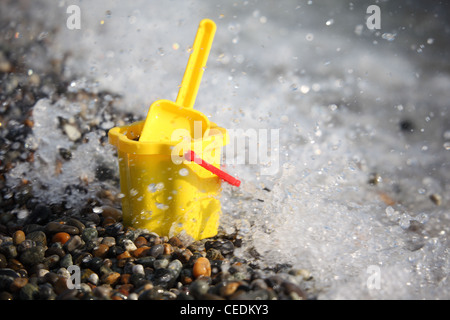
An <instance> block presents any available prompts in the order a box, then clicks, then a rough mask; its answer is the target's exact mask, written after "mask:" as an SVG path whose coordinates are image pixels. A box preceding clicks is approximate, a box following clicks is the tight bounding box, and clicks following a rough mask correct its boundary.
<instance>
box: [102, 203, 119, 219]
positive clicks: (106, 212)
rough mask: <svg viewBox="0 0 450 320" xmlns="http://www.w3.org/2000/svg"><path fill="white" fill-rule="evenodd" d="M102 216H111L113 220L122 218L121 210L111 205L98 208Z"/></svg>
mask: <svg viewBox="0 0 450 320" xmlns="http://www.w3.org/2000/svg"><path fill="white" fill-rule="evenodd" d="M100 210H101V215H102V217H103V218H113V219H114V220H115V221H120V220H121V219H122V211H121V210H119V209H116V208H113V207H111V206H102V207H101V208H100Z"/></svg>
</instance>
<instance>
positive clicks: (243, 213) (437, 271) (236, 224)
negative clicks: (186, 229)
mask: <svg viewBox="0 0 450 320" xmlns="http://www.w3.org/2000/svg"><path fill="white" fill-rule="evenodd" d="M79 5H80V7H81V12H82V15H83V20H82V28H81V30H72V31H71V30H67V29H66V28H64V27H61V29H60V32H59V33H58V34H57V38H56V39H55V41H54V42H53V54H54V55H55V56H58V55H62V53H63V52H66V51H69V52H71V56H70V57H69V59H68V65H67V69H66V73H67V74H68V75H79V77H80V78H81V77H88V78H90V79H92V81H93V82H94V83H96V87H97V88H99V89H107V90H109V91H112V92H117V93H121V94H123V95H124V99H125V102H126V103H124V104H123V107H124V108H126V109H128V110H129V111H131V112H134V113H135V114H137V115H139V116H141V117H144V116H145V115H146V113H147V108H148V106H149V105H150V104H151V102H153V101H155V100H157V99H160V98H164V99H170V100H174V99H175V97H176V93H177V91H178V85H179V84H180V82H181V79H182V75H183V72H184V67H185V64H186V63H187V59H188V56H189V53H188V48H189V46H191V45H192V41H193V39H194V35H195V32H196V28H197V25H198V22H199V21H200V20H201V19H202V18H205V17H209V18H212V19H213V20H215V21H216V22H217V24H218V29H217V33H216V38H215V40H214V43H213V48H212V52H211V55H210V58H209V61H208V65H207V69H206V72H205V74H204V78H203V81H202V84H201V88H200V91H199V96H198V99H197V101H196V106H195V107H196V108H197V109H198V110H200V111H202V112H204V113H205V114H207V115H208V116H210V118H211V120H212V121H215V122H217V123H218V124H219V125H221V126H224V127H226V128H230V129H232V128H243V129H247V128H254V129H259V128H265V129H272V128H274V129H277V128H280V150H279V152H280V171H279V172H278V173H277V174H276V175H273V176H270V175H269V176H262V175H260V168H258V167H257V166H245V165H232V166H228V167H227V170H228V171H230V172H231V173H232V174H236V175H237V176H239V177H240V178H241V180H242V181H243V182H242V186H241V188H240V189H236V188H232V187H229V186H226V185H225V186H224V192H223V197H222V205H223V212H224V214H223V219H222V226H223V227H224V228H225V229H226V230H229V231H230V232H231V231H232V230H234V229H235V228H238V230H239V232H240V235H241V236H242V237H243V238H244V239H245V240H246V241H244V247H243V248H242V249H240V250H238V254H240V255H242V256H244V257H246V258H249V259H252V256H251V255H249V254H248V252H249V251H248V250H247V249H250V248H254V249H255V250H256V251H257V252H258V253H259V255H260V256H259V258H258V259H257V261H258V263H260V264H262V265H273V264H275V263H278V262H289V263H291V264H293V265H294V266H295V267H299V268H307V269H309V270H310V271H311V273H312V275H313V277H314V278H315V279H316V281H317V285H318V287H319V288H321V289H322V291H320V292H319V293H318V294H319V298H350V299H359V298H392V299H395V298H404V299H406V298H448V297H449V290H448V288H449V287H450V286H449V285H448V278H447V277H448V272H449V270H450V269H449V261H450V259H449V258H450V257H449V251H448V245H449V241H448V233H449V232H450V230H449V209H448V208H449V207H448V199H447V196H448V194H450V188H449V183H448V181H449V179H450V176H449V172H450V171H449V170H448V160H446V159H448V150H447V149H448V148H446V147H443V146H445V145H446V144H445V143H446V142H445V141H444V137H446V136H447V132H448V130H449V128H448V123H447V124H446V123H445V119H448V116H449V115H448V100H449V98H450V97H449V91H448V87H449V84H450V77H449V76H448V74H446V73H445V72H439V73H435V72H434V70H433V69H427V68H426V67H424V65H423V64H422V62H423V60H422V57H423V56H419V54H422V55H424V54H426V53H427V50H426V49H427V48H425V50H422V51H423V52H416V51H414V52H413V53H411V50H407V49H406V50H405V48H404V47H403V45H402V44H403V43H409V45H411V43H412V44H417V43H418V42H419V41H420V40H419V39H418V38H417V36H416V35H415V34H414V33H412V32H410V33H407V32H406V31H405V32H403V31H401V32H400V31H399V32H398V33H395V36H393V34H394V33H392V32H391V31H390V30H385V31H383V32H381V33H380V34H376V33H374V32H370V31H368V30H366V29H365V26H364V25H362V24H361V23H362V21H364V20H363V19H364V17H365V10H364V9H365V8H362V7H358V6H356V5H355V6H353V5H352V6H349V5H348V3H345V2H338V1H333V3H332V4H322V7H321V6H319V4H316V3H312V4H311V5H307V4H306V3H303V2H302V3H300V5H299V3H298V2H297V1H286V2H279V3H278V2H277V5H275V4H274V5H273V6H272V7H271V5H269V4H268V3H264V4H262V3H254V2H252V1H250V2H245V3H240V2H237V3H236V4H231V3H230V4H228V3H227V4H224V3H223V2H220V3H219V2H214V1H211V2H208V4H206V3H204V2H202V3H201V4H200V3H197V2H186V1H183V2H177V3H176V9H174V6H175V4H174V3H172V2H170V3H167V2H163V1H160V2H157V3H153V2H152V4H151V5H150V4H149V2H148V1H134V2H133V4H132V5H130V4H128V3H125V2H120V3H119V2H113V3H111V2H110V1H95V3H94V2H93V3H88V2H83V3H80V4H79ZM358 8H359V9H361V10H360V11H358ZM387 16H388V15H384V16H383V17H386V18H385V19H388V18H387ZM262 17H264V18H263V19H261V18H262ZM405 19H406V18H405ZM55 21H56V22H55V23H61V21H59V22H58V21H57V20H55ZM101 21H103V23H101ZM331 21H332V22H331ZM405 21H406V20H405ZM385 22H387V21H385ZM393 23H394V22H393ZM355 30H357V32H355ZM430 37H432V38H433V41H432V45H433V46H437V45H439V41H438V39H437V38H438V35H437V34H429V35H426V36H425V39H427V38H430ZM424 41H425V40H424ZM422 42H423V41H422ZM174 44H176V45H174ZM430 50H431V49H430ZM411 54H413V55H412V56H411ZM430 68H432V67H430ZM77 85H81V86H82V85H83V83H82V82H79V83H78V82H77ZM73 112H74V110H73V109H71V108H69V107H68V104H67V103H65V102H63V101H60V102H58V103H57V104H51V103H49V102H48V101H40V102H38V103H37V104H36V106H35V108H34V113H33V114H34V116H35V121H36V124H37V125H36V126H35V128H34V129H33V136H32V137H30V143H33V144H36V145H37V146H38V149H37V153H38V156H39V158H40V159H41V160H42V163H41V162H39V161H36V162H35V164H34V165H33V166H34V167H32V168H31V170H35V171H36V172H38V173H39V174H34V176H33V177H34V178H35V179H38V180H40V181H44V182H45V184H46V185H48V188H50V189H49V190H50V191H51V194H58V191H60V190H58V187H59V186H60V185H61V183H67V182H69V181H75V180H77V179H79V176H80V174H83V175H85V177H86V178H87V179H88V180H89V181H93V180H94V177H93V175H92V174H93V165H94V164H95V162H96V161H98V157H102V158H110V157H111V155H112V153H110V151H109V149H108V148H105V147H103V146H100V145H98V144H97V142H95V141H98V139H95V137H94V139H90V142H89V143H87V144H84V145H82V146H81V147H79V148H78V149H77V150H75V151H74V158H73V159H72V160H71V161H70V162H67V163H66V164H64V167H63V172H62V174H61V175H60V177H58V179H56V178H54V177H53V176H52V173H51V172H52V170H53V168H52V165H53V162H54V161H55V159H54V149H55V147H56V146H60V147H65V148H70V147H71V146H72V142H71V141H70V140H69V139H67V137H66V136H64V135H62V134H61V132H60V131H58V130H56V129H55V125H56V124H55V122H54V117H53V116H54V115H57V114H62V115H64V116H67V115H69V116H70V115H73V114H74V113H73ZM403 119H410V120H411V121H412V122H413V123H414V126H415V128H414V129H415V130H414V132H413V133H412V134H404V133H401V132H399V125H398V123H399V121H401V120H403ZM445 126H447V127H445ZM92 135H94V136H95V135H96V133H95V132H94V133H92ZM445 139H446V138H445ZM447 140H448V139H447ZM447 144H448V142H447ZM44 163H45V164H44ZM46 165H48V166H49V167H48V168H47V167H46ZM29 170H30V168H29V167H26V168H23V167H22V166H19V167H18V168H16V169H15V171H14V174H16V175H17V176H20V174H21V173H24V172H28V171H29ZM375 171H376V172H377V173H378V174H380V176H381V178H382V179H381V182H380V183H379V184H378V185H376V186H373V185H370V184H368V179H369V176H370V173H371V172H375ZM264 187H267V188H269V189H270V190H271V191H270V192H269V191H264V190H263V188H264ZM50 191H48V192H50ZM432 193H438V194H440V195H441V196H442V204H441V205H440V206H436V205H435V204H433V203H432V202H431V201H430V200H429V199H428V196H429V195H430V194H432ZM258 199H259V200H258ZM260 200H263V202H262V201H260ZM391 200H392V202H391ZM414 228H416V229H414ZM414 230H416V231H414ZM371 266H376V267H379V273H380V274H379V275H380V286H379V288H378V289H377V288H375V289H373V288H372V289H370V288H369V287H368V285H367V281H368V279H369V277H370V276H371V274H370V273H368V270H369V271H370V270H372V269H371Z"/></svg>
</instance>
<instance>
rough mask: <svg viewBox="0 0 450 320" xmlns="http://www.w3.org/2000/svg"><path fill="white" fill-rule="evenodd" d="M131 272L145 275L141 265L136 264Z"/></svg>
mask: <svg viewBox="0 0 450 320" xmlns="http://www.w3.org/2000/svg"><path fill="white" fill-rule="evenodd" d="M132 272H133V273H136V274H142V275H145V271H144V266H143V265H142V264H136V265H134V266H133V268H132Z"/></svg>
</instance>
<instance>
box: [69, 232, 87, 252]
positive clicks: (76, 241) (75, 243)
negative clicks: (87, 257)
mask: <svg viewBox="0 0 450 320" xmlns="http://www.w3.org/2000/svg"><path fill="white" fill-rule="evenodd" d="M83 244H84V241H83V240H82V239H81V237H80V236H78V235H75V236H73V237H71V238H70V239H69V240H68V241H67V242H66V243H65V244H64V248H65V250H66V251H67V252H73V251H74V250H75V249H77V248H80V247H81V246H82V245H83Z"/></svg>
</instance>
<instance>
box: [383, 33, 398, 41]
mask: <svg viewBox="0 0 450 320" xmlns="http://www.w3.org/2000/svg"><path fill="white" fill-rule="evenodd" d="M396 36H397V34H396V33H388V32H385V33H383V34H382V35H381V38H383V39H384V40H387V41H394V40H395V37H396Z"/></svg>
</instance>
